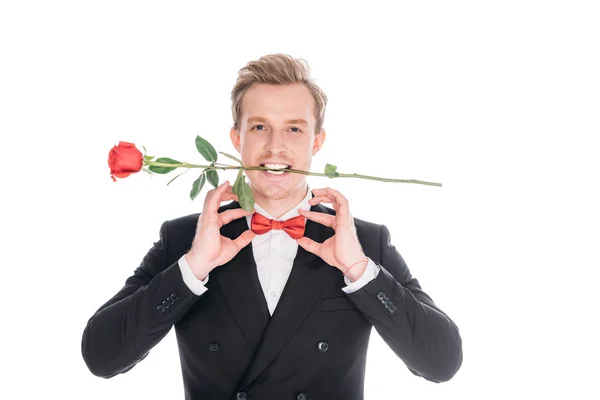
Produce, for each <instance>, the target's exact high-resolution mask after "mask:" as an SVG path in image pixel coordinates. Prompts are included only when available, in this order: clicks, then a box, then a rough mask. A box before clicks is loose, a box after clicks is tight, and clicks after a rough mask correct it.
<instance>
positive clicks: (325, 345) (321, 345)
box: [317, 342, 329, 353]
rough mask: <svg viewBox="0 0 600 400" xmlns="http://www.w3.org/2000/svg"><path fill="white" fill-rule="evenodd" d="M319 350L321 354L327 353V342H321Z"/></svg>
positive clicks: (318, 346)
mask: <svg viewBox="0 0 600 400" xmlns="http://www.w3.org/2000/svg"><path fill="white" fill-rule="evenodd" d="M317 348H318V349H319V351H320V352H321V353H325V352H326V351H327V349H328V348H329V345H328V344H327V342H319V344H318V345H317Z"/></svg>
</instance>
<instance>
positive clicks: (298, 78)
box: [231, 53, 327, 133]
mask: <svg viewBox="0 0 600 400" xmlns="http://www.w3.org/2000/svg"><path fill="white" fill-rule="evenodd" d="M255 83H266V84H272V85H285V84H292V83H303V84H304V85H305V86H306V88H307V89H308V90H309V91H310V94H311V95H312V96H313V99H314V100H315V119H316V121H317V122H316V127H315V133H319V132H320V131H321V128H322V127H323V122H324V120H325V107H326V106H327V96H326V95H325V93H324V92H323V90H321V88H320V87H319V86H317V85H316V84H315V83H314V81H313V79H312V78H311V77H310V68H309V66H308V63H307V62H306V61H305V60H303V59H301V58H294V57H292V56H289V55H287V54H281V53H278V54H269V55H266V56H263V57H261V58H259V59H258V60H256V61H250V62H248V64H246V66H245V67H244V68H242V69H240V70H239V71H238V78H237V80H236V82H235V85H234V86H233V89H232V90H231V113H232V116H233V129H236V130H239V128H240V118H241V116H242V100H243V98H244V94H246V92H247V91H248V89H250V87H251V86H252V85H253V84H255Z"/></svg>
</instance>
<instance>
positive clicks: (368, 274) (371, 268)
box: [342, 257, 381, 294]
mask: <svg viewBox="0 0 600 400" xmlns="http://www.w3.org/2000/svg"><path fill="white" fill-rule="evenodd" d="M367 258H368V257H367ZM380 270H381V268H379V265H377V264H375V263H374V262H373V260H371V259H370V258H369V262H368V263H367V267H366V268H365V270H364V272H363V274H362V275H361V276H360V278H358V279H357V280H355V281H354V282H351V281H350V279H348V278H347V277H346V276H344V282H346V285H347V286H344V287H343V288H342V290H343V291H344V292H346V293H348V294H350V293H354V292H356V291H357V290H359V289H362V288H363V286H365V285H366V284H367V283H369V282H371V281H372V280H373V279H375V278H376V277H377V274H378V273H379V271H380Z"/></svg>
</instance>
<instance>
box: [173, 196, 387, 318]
mask: <svg viewBox="0 0 600 400" xmlns="http://www.w3.org/2000/svg"><path fill="white" fill-rule="evenodd" d="M311 198H312V193H311V191H310V187H309V186H308V185H307V191H306V196H305V197H304V199H303V200H302V201H301V202H300V203H298V204H297V205H296V206H295V207H294V208H292V209H291V210H289V211H288V212H286V213H285V214H283V215H282V216H281V217H280V218H273V216H271V215H270V214H269V213H268V212H267V211H266V210H265V209H263V208H262V207H261V206H260V205H258V204H255V205H254V211H255V212H257V213H260V214H262V215H264V216H265V217H267V218H269V219H275V220H279V221H285V220H287V219H290V218H293V217H295V216H298V215H300V214H299V213H298V210H299V209H303V210H307V211H308V210H310V204H309V203H308V201H309V200H310V199H311ZM245 218H246V222H247V223H248V227H250V226H251V219H252V215H248V216H246V217H245ZM251 243H252V252H253V253H254V260H255V262H256V268H257V272H258V280H259V281H260V285H261V287H262V291H263V294H264V296H265V299H266V300H267V305H268V307H269V312H270V313H271V315H273V311H275V307H276V306H277V303H278V302H279V298H280V297H281V293H282V292H283V288H284V287H285V284H286V282H287V280H288V277H289V276H290V273H291V272H292V266H293V263H294V258H295V257H296V253H297V252H298V243H296V241H295V240H294V239H292V238H291V237H290V236H289V235H288V234H287V233H286V232H285V231H284V230H282V229H279V230H276V229H272V230H270V231H269V232H267V233H265V234H262V235H256V236H255V237H254V239H252V242H251ZM179 268H180V270H181V275H182V277H183V281H184V282H185V284H186V285H187V287H188V288H189V289H190V291H191V292H192V293H194V294H196V295H198V296H200V295H202V294H203V293H204V292H205V291H207V290H208V289H207V288H206V286H205V284H206V283H207V282H208V275H207V276H206V277H205V278H204V280H200V279H198V278H196V276H195V275H194V273H193V272H192V270H191V269H190V266H189V265H188V263H187V262H186V260H185V255H183V256H181V258H180V259H179ZM217 268H219V267H217ZM331 268H335V267H331ZM379 270H380V268H379V266H378V265H377V264H375V263H374V262H373V261H372V260H371V259H370V258H369V262H368V264H367V267H366V269H365V271H364V272H363V274H362V275H361V277H360V278H358V279H357V280H356V281H354V282H350V280H349V279H348V278H347V277H344V282H345V283H346V286H344V287H343V288H342V290H343V291H344V292H345V293H352V292H355V291H357V290H359V289H360V288H362V287H363V286H365V285H366V284H367V283H369V282H370V281H372V280H373V279H375V277H376V276H377V274H378V273H379Z"/></svg>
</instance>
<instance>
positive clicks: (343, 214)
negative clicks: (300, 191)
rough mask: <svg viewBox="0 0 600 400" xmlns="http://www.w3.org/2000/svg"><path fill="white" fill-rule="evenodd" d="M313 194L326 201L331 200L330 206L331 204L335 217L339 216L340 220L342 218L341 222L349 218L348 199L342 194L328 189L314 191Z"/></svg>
mask: <svg viewBox="0 0 600 400" xmlns="http://www.w3.org/2000/svg"><path fill="white" fill-rule="evenodd" d="M313 192H314V193H315V196H319V197H320V196H326V197H327V198H328V199H331V200H333V201H332V202H331V204H333V206H334V207H333V208H334V209H335V211H336V213H337V215H339V216H340V218H342V219H343V220H347V219H349V218H350V209H349V205H348V199H347V198H346V197H345V196H344V195H343V194H341V193H340V192H338V191H337V190H334V189H332V188H330V187H328V188H325V189H314V190H313ZM313 199H314V197H313Z"/></svg>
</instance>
